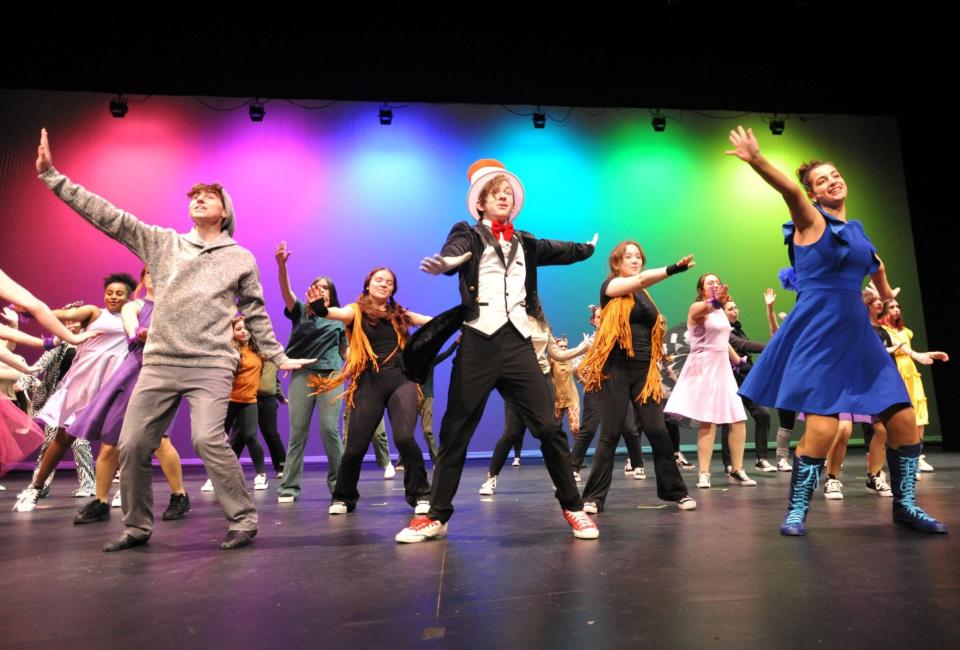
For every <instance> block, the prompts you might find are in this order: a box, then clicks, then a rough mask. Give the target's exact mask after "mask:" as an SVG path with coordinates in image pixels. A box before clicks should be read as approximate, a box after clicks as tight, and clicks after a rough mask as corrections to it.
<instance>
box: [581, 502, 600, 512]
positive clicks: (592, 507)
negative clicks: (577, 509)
mask: <svg viewBox="0 0 960 650" xmlns="http://www.w3.org/2000/svg"><path fill="white" fill-rule="evenodd" d="M583 511H584V512H585V513H587V514H588V515H595V514H597V504H596V503H594V502H593V501H584V502H583Z"/></svg>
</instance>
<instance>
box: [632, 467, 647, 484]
mask: <svg viewBox="0 0 960 650" xmlns="http://www.w3.org/2000/svg"><path fill="white" fill-rule="evenodd" d="M633 480H634V481H645V480H647V473H646V472H645V471H644V470H643V468H642V467H638V468H637V469H635V470H633Z"/></svg>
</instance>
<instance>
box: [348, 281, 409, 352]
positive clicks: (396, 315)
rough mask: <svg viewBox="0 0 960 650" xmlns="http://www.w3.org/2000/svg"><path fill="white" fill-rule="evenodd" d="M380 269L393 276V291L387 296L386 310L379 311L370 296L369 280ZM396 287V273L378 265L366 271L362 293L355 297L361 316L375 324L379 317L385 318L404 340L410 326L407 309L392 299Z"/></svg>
mask: <svg viewBox="0 0 960 650" xmlns="http://www.w3.org/2000/svg"><path fill="white" fill-rule="evenodd" d="M380 271H387V272H389V273H390V275H391V276H392V277H393V292H392V293H391V294H390V296H389V297H388V298H387V309H386V311H381V310H380V309H379V308H378V307H377V306H376V305H375V304H374V302H373V299H372V298H371V297H370V281H371V280H373V276H374V275H376V274H377V273H379V272H380ZM398 289H399V287H398V286H397V274H396V273H394V272H393V270H392V269H390V268H389V267H386V266H378V267H377V268H375V269H373V270H372V271H370V272H369V273H367V277H366V278H364V280H363V293H361V294H360V295H359V296H358V297H357V305H359V306H360V311H362V312H363V317H364V318H365V319H367V322H368V323H370V324H371V325H375V324H376V323H377V322H378V321H380V320H381V319H383V318H387V319H389V321H390V323H391V324H392V325H393V328H394V329H395V330H397V331H398V332H401V333H402V335H403V339H404V341H406V338H407V330H408V328H409V327H410V320H409V319H408V318H407V310H406V309H404V308H403V307H401V306H400V305H399V304H398V303H397V301H396V300H394V299H393V297H394V296H395V295H396V293H397V290H398Z"/></svg>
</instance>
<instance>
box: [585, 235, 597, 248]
mask: <svg viewBox="0 0 960 650" xmlns="http://www.w3.org/2000/svg"><path fill="white" fill-rule="evenodd" d="M599 239H600V233H598V232H595V233H593V239H591V240H590V241H588V242H587V243H588V244H590V245H591V246H593V247H594V248H596V246H597V240H599Z"/></svg>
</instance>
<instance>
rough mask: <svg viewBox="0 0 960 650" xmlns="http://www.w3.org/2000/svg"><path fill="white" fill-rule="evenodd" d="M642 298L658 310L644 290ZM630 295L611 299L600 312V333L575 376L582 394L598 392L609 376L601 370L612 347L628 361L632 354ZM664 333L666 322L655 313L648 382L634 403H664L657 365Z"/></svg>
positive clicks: (631, 305)
mask: <svg viewBox="0 0 960 650" xmlns="http://www.w3.org/2000/svg"><path fill="white" fill-rule="evenodd" d="M643 293H644V295H645V296H646V297H647V299H648V300H650V303H651V304H652V305H653V307H654V309H656V308H657V305H656V303H654V302H653V298H651V297H650V294H649V293H647V291H646V290H643ZM633 304H634V301H633V294H628V295H626V296H621V297H619V298H613V299H612V300H610V302H608V303H607V306H606V307H604V308H603V315H602V316H601V321H600V329H598V330H597V335H596V337H595V338H594V340H593V345H592V346H590V350H589V351H588V352H587V354H586V355H585V356H584V357H583V361H581V362H580V368H579V369H578V370H577V375H578V376H579V377H580V379H581V381H583V387H584V390H586V391H589V392H593V391H598V390H600V386H601V385H602V384H603V382H604V381H606V380H607V379H609V375H605V374H603V367H604V366H605V365H606V363H607V359H608V358H609V357H610V353H611V352H613V349H614V347H615V346H618V345H619V346H620V347H621V348H623V349H624V350H626V352H627V356H628V357H632V356H633V355H634V353H633V336H632V333H631V331H630V312H631V311H632V310H633ZM666 332H667V319H666V318H664V317H663V314H661V313H660V310H659V309H657V322H656V323H655V324H654V326H653V328H652V330H651V332H650V338H651V341H650V366H649V367H648V369H647V380H646V382H645V383H644V384H643V390H642V391H640V394H639V395H638V396H636V397H635V398H634V401H637V402H644V401H646V400H647V399H649V398H652V399H653V400H654V401H656V402H659V401H660V400H661V399H663V384H662V383H661V382H660V368H659V365H658V364H659V363H660V360H661V359H662V358H663V338H664V336H665V335H666Z"/></svg>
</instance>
